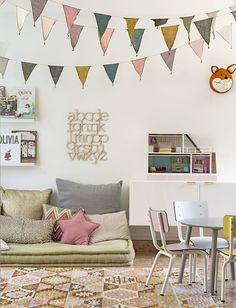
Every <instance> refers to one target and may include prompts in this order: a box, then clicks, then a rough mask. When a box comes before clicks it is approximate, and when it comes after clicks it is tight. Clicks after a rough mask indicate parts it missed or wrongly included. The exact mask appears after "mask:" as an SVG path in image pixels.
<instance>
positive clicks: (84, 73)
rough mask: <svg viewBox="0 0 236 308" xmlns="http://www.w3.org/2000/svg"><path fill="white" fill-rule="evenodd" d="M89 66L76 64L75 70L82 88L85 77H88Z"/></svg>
mask: <svg viewBox="0 0 236 308" xmlns="http://www.w3.org/2000/svg"><path fill="white" fill-rule="evenodd" d="M90 68H91V66H76V67H75V69H76V72H77V74H78V76H79V79H80V81H81V83H82V86H83V89H84V84H85V82H86V79H87V77H88V72H89V70H90Z"/></svg>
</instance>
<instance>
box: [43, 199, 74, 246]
mask: <svg viewBox="0 0 236 308" xmlns="http://www.w3.org/2000/svg"><path fill="white" fill-rule="evenodd" d="M78 210H79V209H63V208H61V207H57V206H52V205H49V204H43V218H42V219H46V220H48V219H53V220H62V219H64V220H65V219H70V218H72V217H73V216H74V215H75V214H76V213H77V212H78ZM62 235H63V231H62V229H61V227H60V226H59V225H58V223H57V222H56V224H55V227H54V230H53V240H54V241H60V240H61V238H62Z"/></svg>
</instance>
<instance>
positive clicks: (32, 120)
mask: <svg viewBox="0 0 236 308" xmlns="http://www.w3.org/2000/svg"><path fill="white" fill-rule="evenodd" d="M33 122H35V119H4V118H0V123H33Z"/></svg>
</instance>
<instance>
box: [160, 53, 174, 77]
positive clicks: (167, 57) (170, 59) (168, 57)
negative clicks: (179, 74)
mask: <svg viewBox="0 0 236 308" xmlns="http://www.w3.org/2000/svg"><path fill="white" fill-rule="evenodd" d="M175 52H176V49H171V50H170V51H165V52H162V53H161V57H162V59H163V61H164V62H165V64H166V65H167V67H168V68H169V70H170V73H171V74H172V69H173V64H174V59H175Z"/></svg>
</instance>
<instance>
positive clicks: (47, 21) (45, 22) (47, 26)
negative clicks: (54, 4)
mask: <svg viewBox="0 0 236 308" xmlns="http://www.w3.org/2000/svg"><path fill="white" fill-rule="evenodd" d="M55 23H56V20H55V19H53V18H50V17H46V16H41V25H42V32H43V41H44V44H45V42H46V40H47V39H48V37H49V34H50V33H51V31H52V27H53V26H54V25H55Z"/></svg>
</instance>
